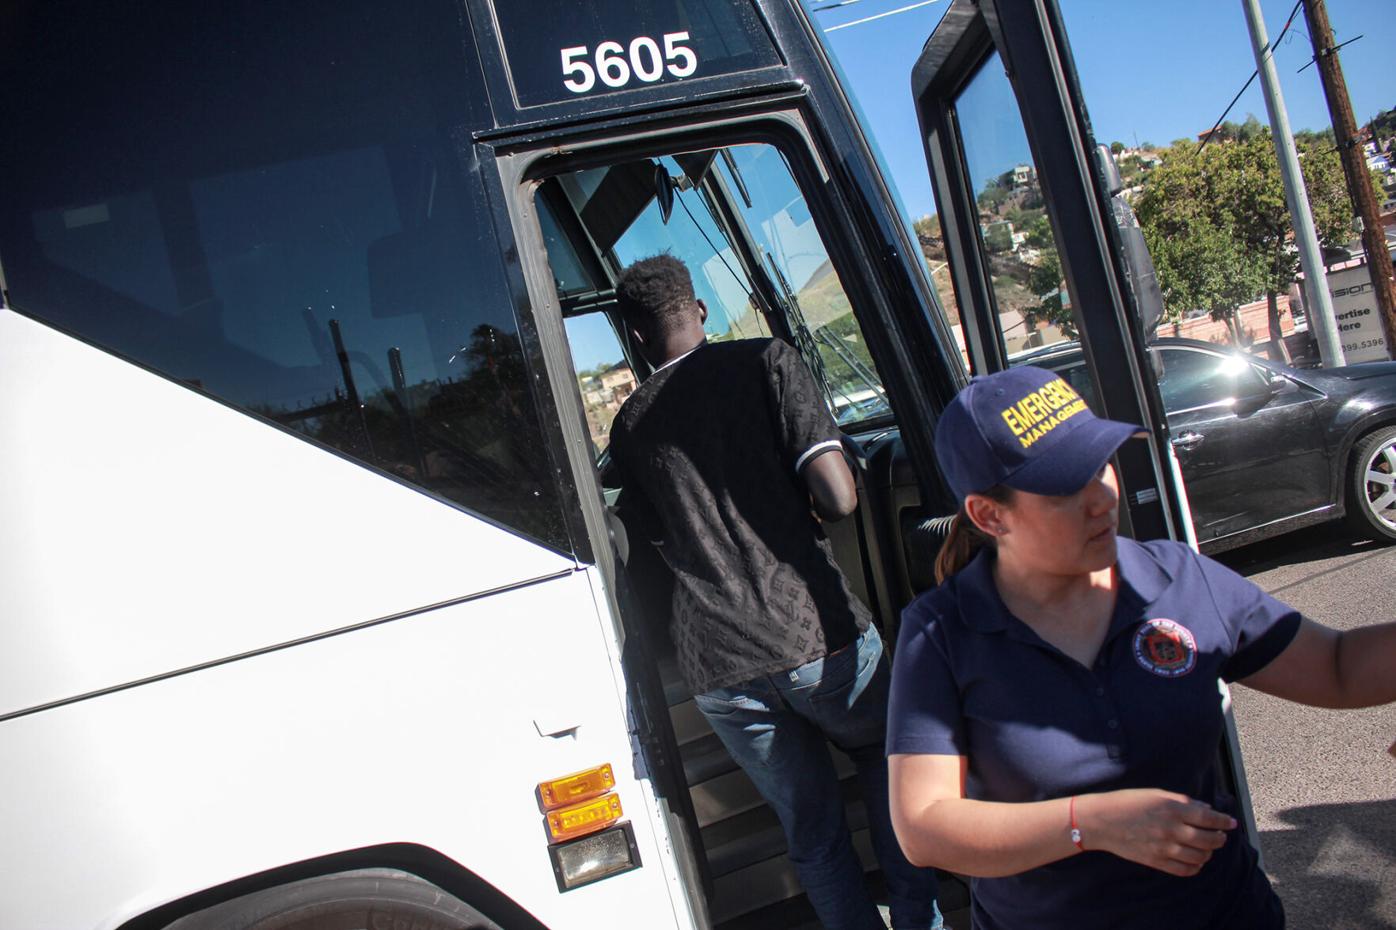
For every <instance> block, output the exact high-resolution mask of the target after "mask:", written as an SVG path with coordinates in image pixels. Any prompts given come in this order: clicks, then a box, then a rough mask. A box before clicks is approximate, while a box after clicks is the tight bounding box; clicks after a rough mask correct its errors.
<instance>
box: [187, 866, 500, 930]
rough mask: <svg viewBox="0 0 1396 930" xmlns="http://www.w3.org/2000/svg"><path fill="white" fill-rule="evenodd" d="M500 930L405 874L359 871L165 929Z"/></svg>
mask: <svg viewBox="0 0 1396 930" xmlns="http://www.w3.org/2000/svg"><path fill="white" fill-rule="evenodd" d="M380 928H382V930H501V928H500V927H499V925H498V924H496V923H495V922H494V921H492V920H490V919H489V918H487V917H485V916H484V915H483V914H481V913H480V912H479V911H477V910H475V909H474V908H473V907H471V906H470V905H468V904H466V903H465V902H464V901H461V900H460V899H459V898H456V897H453V896H452V895H450V894H447V893H446V892H445V891H442V890H441V889H440V888H438V887H436V886H435V885H433V884H431V883H430V882H428V881H425V880H423V879H421V878H418V877H417V876H415V875H412V874H410V873H407V872H399V871H396V870H392V869H363V870H359V871H354V872H341V873H338V874H335V875H323V876H320V877H318V878H309V879H305V880H304V881H299V882H292V883H291V884H288V885H282V886H280V887H278V888H272V889H269V890H267V891H262V892H257V893H255V894H251V895H246V896H244V897H241V898H235V899H234V900H232V901H225V902H224V903H222V904H219V905H216V906H214V907H211V908H208V909H207V910H203V911H199V912H197V913H194V914H190V915H188V916H186V917H182V918H180V919H179V920H177V921H175V922H174V923H172V924H170V925H169V927H168V928H167V930H380Z"/></svg>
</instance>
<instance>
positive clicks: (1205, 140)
mask: <svg viewBox="0 0 1396 930" xmlns="http://www.w3.org/2000/svg"><path fill="white" fill-rule="evenodd" d="M1303 5H1304V0H1296V2H1295V4H1294V9H1292V10H1290V11H1289V19H1287V20H1285V26H1284V28H1283V29H1281V30H1280V34H1279V35H1277V36H1275V40H1274V41H1273V42H1271V43H1270V44H1269V45H1267V46H1266V47H1265V54H1267V55H1268V54H1270V53H1271V52H1273V51H1274V50H1275V49H1276V48H1277V47H1278V46H1279V44H1280V40H1281V39H1283V38H1284V37H1285V33H1286V32H1289V27H1290V26H1292V25H1293V24H1294V17H1295V16H1297V15H1298V14H1299V8H1300V7H1301V6H1303ZM1259 74H1260V69H1259V68H1256V69H1255V70H1254V71H1252V72H1251V76H1250V77H1248V78H1246V83H1245V84H1243V85H1242V86H1241V89H1240V90H1238V91H1237V92H1236V96H1235V97H1232V98H1231V102H1230V103H1228V104H1227V105H1226V109H1225V110H1223V111H1222V115H1221V116H1218V117H1217V121H1216V122H1215V123H1213V124H1212V128H1211V129H1209V130H1207V135H1205V136H1203V137H1202V141H1201V142H1200V143H1199V144H1198V146H1197V151H1196V152H1193V153H1192V154H1193V157H1194V158H1195V157H1197V156H1198V155H1200V154H1202V150H1203V149H1204V148H1206V147H1207V143H1208V142H1211V141H1212V136H1214V135H1216V132H1217V127H1218V126H1220V125H1221V124H1222V121H1223V120H1225V119H1226V116H1227V114H1228V113H1230V112H1231V108H1232V107H1234V106H1236V101H1238V100H1240V99H1241V95H1242V94H1244V93H1245V92H1246V90H1247V89H1248V88H1249V87H1250V86H1251V82H1252V81H1254V80H1255V79H1256V77H1257V76H1258V75H1259Z"/></svg>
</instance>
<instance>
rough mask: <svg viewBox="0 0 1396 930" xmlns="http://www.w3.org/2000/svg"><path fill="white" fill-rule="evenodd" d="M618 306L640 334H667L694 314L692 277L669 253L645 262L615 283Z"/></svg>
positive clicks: (655, 256)
mask: <svg viewBox="0 0 1396 930" xmlns="http://www.w3.org/2000/svg"><path fill="white" fill-rule="evenodd" d="M616 304H617V306H618V307H619V309H620V312H621V315H622V316H624V317H625V321H626V322H627V323H629V324H630V325H631V326H633V327H635V328H636V329H638V330H640V331H641V332H643V333H662V332H666V331H668V330H671V329H674V328H676V327H678V326H680V325H682V324H683V323H685V322H686V321H687V318H688V316H689V314H691V313H693V312H695V308H696V298H695V297H694V294H693V277H692V276H691V275H690V274H689V273H688V266H687V265H685V264H684V263H683V262H681V261H679V260H678V259H677V258H675V257H674V256H672V255H670V254H668V253H667V252H663V253H660V254H659V255H651V256H650V257H649V258H642V259H640V260H639V261H637V262H635V263H634V264H632V265H630V267H628V268H626V269H625V270H624V271H622V272H621V274H620V278H618V279H617V280H616Z"/></svg>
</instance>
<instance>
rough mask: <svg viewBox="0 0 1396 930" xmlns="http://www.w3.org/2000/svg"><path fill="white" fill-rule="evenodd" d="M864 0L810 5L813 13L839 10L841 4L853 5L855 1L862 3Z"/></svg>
mask: <svg viewBox="0 0 1396 930" xmlns="http://www.w3.org/2000/svg"><path fill="white" fill-rule="evenodd" d="M862 2H863V0H839V2H838V3H826V4H824V5H823V6H812V7H810V10H809V11H810V12H811V13H823V12H824V11H825V10H837V9H838V8H839V7H841V6H852V5H853V4H855V3H862Z"/></svg>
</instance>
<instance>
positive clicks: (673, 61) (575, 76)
mask: <svg viewBox="0 0 1396 930" xmlns="http://www.w3.org/2000/svg"><path fill="white" fill-rule="evenodd" d="M661 38H662V39H663V40H664V50H663V52H662V53H661V51H660V48H659V43H658V42H656V41H655V40H654V39H651V38H650V37H649V36H636V37H635V38H634V39H631V40H630V48H629V50H628V54H627V49H626V47H625V46H624V45H622V44H621V43H619V42H616V41H613V40H608V41H605V42H602V43H601V44H599V45H597V46H596V54H595V56H593V57H592V59H591V60H590V61H588V60H587V55H588V49H587V47H586V46H585V45H574V46H572V47H571V48H564V49H563V50H562V75H563V78H564V80H563V82H562V86H563V87H566V88H567V89H568V90H570V91H572V93H574V94H584V93H586V92H587V91H589V90H591V89H592V88H593V87H595V86H596V79H597V78H598V77H599V78H600V79H601V83H602V84H605V85H606V86H607V87H611V88H621V87H624V86H625V85H626V84H629V83H630V79H631V78H632V77H635V78H639V79H640V80H641V81H643V82H644V83H646V84H652V83H654V82H655V81H657V80H659V79H660V78H661V77H663V76H664V72H665V71H666V70H667V71H668V72H669V74H671V75H672V76H674V77H676V78H686V77H688V76H690V75H692V74H693V73H694V72H695V71H697V70H698V56H697V55H696V54H694V51H693V49H691V48H689V47H688V46H687V45H680V44H679V43H680V42H687V41H688V33H687V32H666V33H664V35H663V36H662V37H661Z"/></svg>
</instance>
